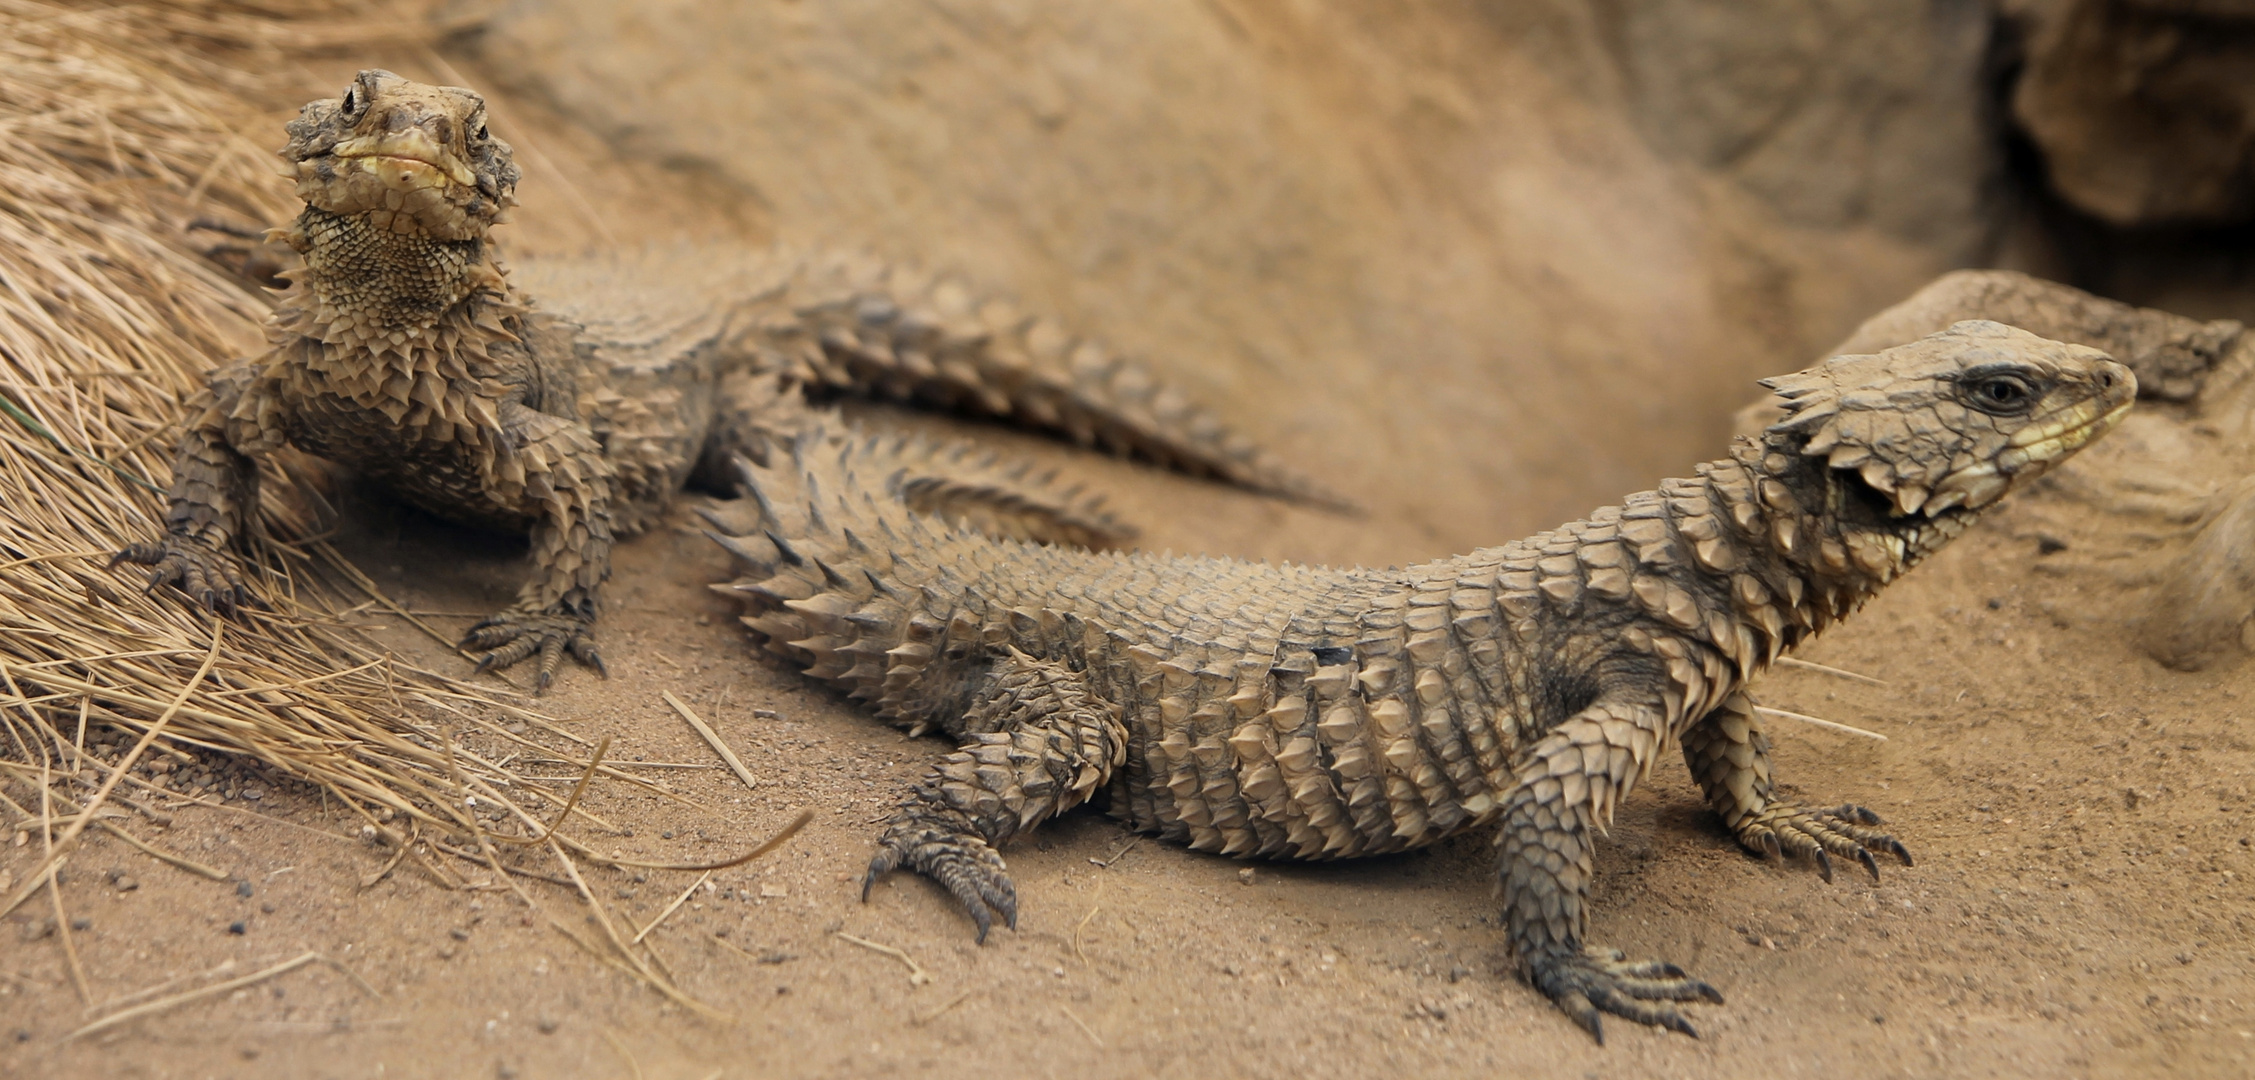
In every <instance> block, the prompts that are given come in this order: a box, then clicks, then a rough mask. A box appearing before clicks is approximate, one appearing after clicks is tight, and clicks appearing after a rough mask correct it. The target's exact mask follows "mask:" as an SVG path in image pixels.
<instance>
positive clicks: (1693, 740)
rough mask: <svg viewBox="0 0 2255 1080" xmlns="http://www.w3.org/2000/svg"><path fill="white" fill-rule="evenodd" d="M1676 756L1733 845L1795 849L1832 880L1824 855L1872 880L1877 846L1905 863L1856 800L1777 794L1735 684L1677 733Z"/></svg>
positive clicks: (1903, 852)
mask: <svg viewBox="0 0 2255 1080" xmlns="http://www.w3.org/2000/svg"><path fill="white" fill-rule="evenodd" d="M1683 757H1684V761H1685V762H1686V763H1687V764H1689V765H1690V766H1691V775H1692V777H1693V778H1694V779H1696V780H1698V781H1699V786H1700V788H1701V790H1703V791H1705V792H1706V793H1707V804H1708V805H1709V806H1711V807H1713V808H1714V810H1715V813H1717V814H1719V815H1721V816H1722V819H1723V824H1724V825H1726V826H1728V827H1729V829H1730V831H1731V833H1732V835H1734V836H1736V837H1737V838H1738V842H1739V844H1740V845H1742V846H1744V847H1745V848H1746V849H1747V850H1748V851H1752V852H1755V853H1757V854H1760V855H1764V856H1767V857H1769V858H1772V859H1776V858H1780V857H1782V856H1784V855H1798V856H1802V857H1805V858H1808V859H1810V860H1813V861H1814V862H1815V863H1816V867H1817V873H1819V874H1821V875H1823V877H1824V880H1826V881H1828V882H1829V881H1831V880H1832V856H1834V855H1838V856H1840V857H1842V858H1847V859H1854V860H1855V861H1857V862H1858V863H1861V864H1862V865H1863V868H1864V869H1865V870H1866V871H1867V872H1869V873H1870V874H1871V879H1872V880H1873V881H1877V880H1879V861H1878V860H1877V859H1875V858H1873V857H1872V853H1873V852H1884V853H1886V854H1889V855H1893V856H1894V857H1895V858H1897V859H1900V860H1902V863H1903V865H1905V866H1909V865H1911V855H1910V850H1909V849H1908V848H1905V847H1904V846H1903V845H1902V842H1901V841H1898V840H1896V839H1895V838H1894V837H1892V836H1889V835H1888V834H1886V833H1885V832H1882V831H1880V830H1879V829H1876V828H1873V826H1876V825H1882V824H1885V822H1883V821H1881V820H1880V818H1879V815H1877V814H1874V813H1872V812H1871V811H1869V810H1866V809H1864V808H1863V807H1861V806H1852V805H1841V806H1835V807H1831V808H1829V809H1809V808H1806V807H1803V806H1801V805H1800V804H1798V803H1795V802H1793V801H1791V800H1788V799H1781V798H1779V797H1778V796H1777V793H1776V788H1775V785H1774V783H1773V782H1772V781H1771V779H1770V740H1769V736H1768V735H1766V734H1764V733H1763V732H1762V728H1761V725H1760V724H1759V723H1758V722H1757V721H1756V720H1755V718H1754V702H1753V699H1752V698H1750V697H1748V696H1747V695H1746V694H1745V693H1744V692H1743V691H1741V692H1739V693H1735V694H1732V695H1731V696H1730V697H1729V698H1726V699H1724V701H1723V703H1722V704H1721V705H1720V706H1717V707H1716V709H1715V710H1714V711H1713V712H1711V713H1708V714H1707V715H1706V716H1705V717H1702V718H1701V719H1700V721H1699V722H1698V723H1696V724H1693V725H1691V726H1690V727H1689V728H1687V729H1685V731H1684V733H1683Z"/></svg>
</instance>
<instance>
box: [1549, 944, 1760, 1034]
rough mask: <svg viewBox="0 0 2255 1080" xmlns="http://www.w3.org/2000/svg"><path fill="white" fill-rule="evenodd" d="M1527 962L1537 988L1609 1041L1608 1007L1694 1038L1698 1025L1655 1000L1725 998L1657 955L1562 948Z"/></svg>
mask: <svg viewBox="0 0 2255 1080" xmlns="http://www.w3.org/2000/svg"><path fill="white" fill-rule="evenodd" d="M1527 966H1528V973H1529V977H1530V978H1531V979H1532V980H1533V982H1534V984H1535V988H1536V989H1538V990H1541V991H1542V992H1543V994H1544V995H1545V996H1546V997H1548V998H1550V1000H1551V1001H1552V1003H1554V1004H1556V1005H1557V1006H1558V1008H1559V1009H1560V1010H1561V1011H1563V1012H1564V1013H1565V1014H1566V1015H1567V1016H1568V1017H1571V1018H1572V1019H1573V1021H1574V1022H1575V1023H1577V1024H1580V1025H1581V1026H1582V1029H1583V1030H1585V1031H1587V1032H1589V1033H1590V1037H1591V1038H1593V1039H1596V1040H1597V1041H1598V1044H1599V1045H1603V1044H1604V1042H1605V1024H1604V1020H1603V1018H1602V1017H1603V1014H1605V1013H1612V1014H1613V1015H1615V1016H1619V1017H1623V1018H1626V1019H1629V1020H1634V1021H1636V1022H1637V1023H1640V1024H1650V1025H1652V1026H1654V1027H1663V1028H1667V1029H1668V1030H1669V1031H1674V1032H1679V1033H1681V1034H1684V1035H1689V1036H1691V1037H1692V1038H1694V1039H1696V1038H1698V1037H1699V1030H1698V1029H1697V1028H1694V1027H1692V1026H1691V1021H1689V1020H1686V1019H1684V1017H1683V1014H1682V1013H1679V1012H1677V1011H1676V1010H1675V1009H1674V1008H1673V1007H1672V1006H1669V1005H1665V1004H1654V1002H1669V1001H1705V1002H1708V1003H1711V1004H1715V1005H1720V1004H1722V1003H1723V995H1722V992H1721V991H1719V990H1717V989H1715V988H1714V987H1712V986H1709V985H1707V984H1706V983H1704V982H1701V981H1699V980H1698V979H1694V978H1692V977H1691V976H1689V975H1686V974H1684V971H1683V969H1682V968H1679V967H1677V966H1675V965H1674V964H1670V963H1666V962H1664V961H1657V960H1652V961H1645V962H1642V963H1630V962H1629V961H1628V958H1627V957H1626V956H1625V955H1623V954H1622V953H1621V952H1620V951H1618V950H1615V949H1598V948H1591V947H1586V946H1585V947H1583V948H1581V949H1579V950H1573V949H1558V950H1555V951H1553V952H1550V953H1548V954H1546V955H1542V956H1538V957H1535V958H1533V959H1530V960H1529V961H1528V965H1527Z"/></svg>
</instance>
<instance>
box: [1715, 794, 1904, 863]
mask: <svg viewBox="0 0 2255 1080" xmlns="http://www.w3.org/2000/svg"><path fill="white" fill-rule="evenodd" d="M1884 824H1886V822H1884V821H1881V820H1880V819H1879V815H1877V814H1874V813H1872V812H1871V811H1869V810H1866V809H1864V808H1863V807H1861V806H1835V807H1833V808H1831V809H1829V810H1805V809H1803V808H1801V807H1800V806H1798V805H1796V804H1794V803H1790V802H1785V801H1783V800H1778V801H1773V802H1771V803H1770V804H1769V806H1768V807H1767V808H1765V809H1763V810H1762V812H1761V813H1758V814H1755V815H1753V816H1751V817H1749V818H1747V819H1746V821H1745V822H1744V823H1742V824H1740V825H1739V827H1738V842H1739V843H1740V844H1743V845H1745V846H1746V849H1747V850H1748V851H1753V852H1756V853H1759V854H1761V855H1763V856H1766V857H1768V858H1770V859H1779V858H1782V857H1783V856H1784V855H1787V854H1792V855H1802V856H1806V857H1808V858H1811V859H1814V860H1816V864H1817V873H1819V874H1822V875H1823V876H1824V880H1825V881H1826V882H1828V883H1829V882H1830V881H1831V880H1832V856H1833V855H1838V856H1840V857H1841V858H1844V859H1854V860H1856V861H1857V862H1860V863H1862V864H1863V867H1864V869H1865V870H1867V871H1870V873H1871V880H1873V881H1878V880H1879V861H1878V860H1877V859H1874V858H1872V854H1871V853H1872V852H1874V851H1884V852H1886V853H1888V854H1890V855H1893V856H1894V857H1896V858H1898V859H1901V860H1902V861H1903V865H1904V866H1909V865H1911V858H1910V850H1909V849H1908V848H1905V847H1904V846H1903V845H1902V842H1901V841H1899V840H1896V839H1895V838H1894V837H1892V836H1889V835H1887V834H1886V833H1884V832H1881V831H1879V830H1878V829H1874V828H1872V827H1871V826H1874V825H1884Z"/></svg>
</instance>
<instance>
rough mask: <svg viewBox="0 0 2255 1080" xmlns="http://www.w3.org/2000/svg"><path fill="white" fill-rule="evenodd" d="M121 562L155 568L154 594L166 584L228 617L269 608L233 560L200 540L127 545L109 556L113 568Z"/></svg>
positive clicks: (151, 574) (168, 539) (182, 538)
mask: <svg viewBox="0 0 2255 1080" xmlns="http://www.w3.org/2000/svg"><path fill="white" fill-rule="evenodd" d="M121 563H139V564H141V565H143V566H148V567H152V568H153V569H151V570H150V571H149V577H148V581H147V583H146V585H145V590H146V591H148V592H152V593H153V592H155V591H157V590H158V589H161V588H164V587H165V586H167V585H172V586H176V587H178V588H179V590H180V591H181V592H182V593H183V594H185V595H186V596H187V597H188V598H189V599H190V600H192V601H194V602H195V603H197V604H199V605H201V606H202V607H204V608H205V609H206V610H209V611H216V612H218V613H219V614H221V615H223V616H226V617H228V618H233V617H234V616H236V615H238V614H240V613H241V612H242V610H243V609H244V608H257V609H260V610H265V609H266V604H265V603H264V602H262V601H260V600H259V599H258V597H257V596H256V595H254V594H253V593H252V592H251V589H250V586H249V585H247V584H245V583H244V581H243V578H242V575H241V574H240V573H238V572H237V571H236V569H235V562H234V560H233V559H232V558H230V557H228V556H227V555H226V554H225V553H222V552H220V551H216V550H214V549H212V548H210V547H208V546H206V545H205V544H204V543H203V542H202V541H199V540H194V539H191V538H189V537H185V536H167V537H165V539H164V540H163V541H162V542H160V543H155V544H132V545H128V546H127V547H125V548H123V549H121V550H120V551H118V552H117V554H115V555H112V556H110V561H109V567H110V568H111V569H116V568H117V567H118V565H119V564H121Z"/></svg>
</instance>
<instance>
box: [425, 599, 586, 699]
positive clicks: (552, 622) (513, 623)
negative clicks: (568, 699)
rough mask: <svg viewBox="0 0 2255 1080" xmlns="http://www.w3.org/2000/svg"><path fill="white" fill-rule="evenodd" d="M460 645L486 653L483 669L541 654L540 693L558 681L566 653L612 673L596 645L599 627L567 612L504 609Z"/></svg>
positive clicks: (535, 681) (537, 686) (536, 682)
mask: <svg viewBox="0 0 2255 1080" xmlns="http://www.w3.org/2000/svg"><path fill="white" fill-rule="evenodd" d="M460 647H461V648H463V649H474V650H480V651H483V652H484V653H485V655H484V656H482V657H479V658H478V671H480V672H487V671H499V670H501V669H502V668H506V667H508V666H510V665H512V664H515V663H517V662H518V661H520V660H524V659H526V658H527V657H530V656H532V655H533V654H535V653H538V654H539V655H540V672H539V674H538V675H536V676H534V678H533V688H534V690H535V691H536V692H543V693H544V692H546V691H547V689H548V687H549V685H550V684H552V683H554V682H555V681H556V669H557V667H559V666H561V665H562V663H563V659H564V654H566V653H570V654H571V657H572V659H574V660H577V661H579V662H580V663H582V664H585V665H587V666H588V667H591V668H594V669H595V670H596V672H597V673H599V674H601V675H603V676H604V677H605V678H608V677H609V676H610V672H609V671H608V670H607V669H606V668H604V666H603V656H602V654H601V653H600V652H598V651H596V648H595V628H594V627H592V626H590V625H588V620H587V619H585V618H582V617H580V616H578V615H574V614H569V613H566V612H523V611H504V612H502V613H500V614H498V615H494V616H492V617H491V618H488V619H486V620H484V621H482V622H480V623H478V624H477V625H476V626H473V627H471V628H470V630H469V632H468V633H466V634H463V635H462V642H461V645H460Z"/></svg>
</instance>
